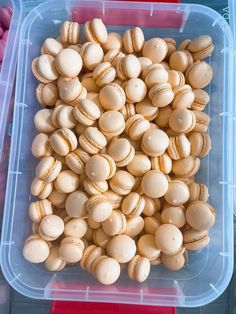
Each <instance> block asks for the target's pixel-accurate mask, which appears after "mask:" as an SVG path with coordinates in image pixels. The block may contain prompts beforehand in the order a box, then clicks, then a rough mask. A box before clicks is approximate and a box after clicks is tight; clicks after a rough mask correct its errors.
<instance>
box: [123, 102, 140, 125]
mask: <svg viewBox="0 0 236 314" xmlns="http://www.w3.org/2000/svg"><path fill="white" fill-rule="evenodd" d="M120 113H121V114H122V115H123V117H124V119H125V121H126V120H127V119H129V118H130V117H132V116H134V115H135V114H136V107H135V105H134V104H130V103H126V104H125V105H124V106H123V107H122V108H121V109H120Z"/></svg>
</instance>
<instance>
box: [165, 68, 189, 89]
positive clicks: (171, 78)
mask: <svg viewBox="0 0 236 314" xmlns="http://www.w3.org/2000/svg"><path fill="white" fill-rule="evenodd" d="M168 83H169V84H170V85H171V87H172V88H175V87H177V86H181V85H183V84H185V76H184V74H183V73H182V72H180V71H175V70H169V71H168Z"/></svg>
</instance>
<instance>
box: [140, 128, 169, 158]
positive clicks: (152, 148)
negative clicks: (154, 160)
mask: <svg viewBox="0 0 236 314" xmlns="http://www.w3.org/2000/svg"><path fill="white" fill-rule="evenodd" d="M157 143H158V145H157ZM168 145H169V138H168V136H167V135H166V133H165V132H164V131H162V130H158V129H151V130H148V131H147V132H145V133H144V135H143V138H142V142H141V146H142V150H143V151H144V152H145V153H146V154H147V155H149V156H160V155H162V154H163V153H164V152H165V150H166V149H167V147H168Z"/></svg>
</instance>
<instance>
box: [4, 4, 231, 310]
mask: <svg viewBox="0 0 236 314" xmlns="http://www.w3.org/2000/svg"><path fill="white" fill-rule="evenodd" d="M72 12H73V16H74V17H75V18H76V17H79V18H80V17H81V19H83V18H84V19H86V18H87V17H88V18H93V17H100V18H102V19H103V20H104V22H105V23H106V24H108V29H109V30H116V31H120V32H122V31H124V29H126V28H127V27H131V26H132V25H139V26H141V27H142V28H143V29H144V32H145V37H146V38H150V37H154V36H161V37H172V36H173V37H174V38H175V39H176V40H177V41H178V42H180V41H181V40H182V39H185V38H194V37H196V36H198V35H200V34H209V35H210V36H212V38H213V41H214V44H215V51H214V53H213V55H212V57H211V58H210V59H209V60H208V61H209V62H210V64H211V65H212V67H213V70H214V73H215V75H214V79H213V81H212V83H211V85H210V86H209V88H208V92H209V93H210V96H211V102H210V104H209V106H208V107H207V112H208V114H209V115H210V116H211V120H212V121H211V125H210V128H209V133H210V136H211V138H212V150H211V152H210V154H209V156H208V157H207V158H205V159H204V160H203V161H202V163H201V170H200V173H199V174H198V178H197V180H198V181H199V182H203V183H206V184H207V185H208V186H209V192H210V200H209V202H210V203H211V204H212V205H213V206H214V207H215V208H216V210H217V216H216V223H215V225H214V227H213V228H212V229H211V230H210V237H211V243H210V245H209V246H208V247H207V248H205V249H203V250H202V251H201V252H197V253H194V254H191V255H190V257H189V264H188V266H186V267H185V268H183V269H182V270H181V271H179V272H171V271H169V270H167V269H165V268H164V267H162V266H156V267H153V268H152V271H151V274H150V276H149V278H148V280H147V281H145V282H144V283H142V284H139V283H137V282H133V281H131V280H129V279H128V277H127V273H126V271H124V272H123V273H122V275H121V277H120V279H119V281H118V282H117V283H116V284H114V285H112V286H102V285H100V284H98V283H97V282H96V281H95V280H94V279H93V278H92V276H91V275H90V274H87V273H85V272H84V271H82V270H81V269H80V267H77V266H71V267H67V268H66V269H65V270H63V271H62V272H59V273H51V272H48V271H46V270H45V268H44V266H43V265H33V264H30V263H28V262H26V261H25V260H24V258H23V256H22V248H23V244H24V240H25V239H26V237H27V236H28V235H29V234H30V233H31V222H30V220H29V217H28V211H27V209H28V205H29V202H30V201H31V195H30V185H31V182H32V180H33V178H34V175H35V173H34V172H35V166H36V164H37V160H36V159H34V158H33V157H32V155H31V150H30V147H31V143H32V140H33V138H34V136H35V128H34V122H33V118H34V114H35V112H36V111H37V110H38V109H39V108H40V106H39V105H38V104H37V100H36V97H35V88H36V86H37V81H36V80H35V78H34V77H33V75H32V73H31V62H32V60H33V58H35V57H36V56H38V55H39V53H40V47H41V45H42V43H43V41H44V40H45V38H47V37H50V36H52V37H56V36H57V34H58V32H59V29H60V26H61V23H62V22H63V21H64V20H66V19H71V18H72ZM82 22H83V21H82ZM114 23H115V24H114ZM233 66H234V62H233V38H232V34H231V30H230V27H229V25H228V23H227V22H226V21H225V20H224V18H223V17H222V16H221V15H219V14H218V13H217V12H215V11H213V10H212V9H210V8H208V7H204V6H199V5H193V4H186V5H185V4H180V5H175V4H158V3H138V2H137V3H135V2H134V3H131V2H127V1H126V2H116V1H111V2H109V1H85V0H81V1H77V0H67V1H57V0H53V1H47V2H45V3H43V4H42V5H40V6H38V7H36V8H34V9H33V10H32V11H31V13H30V14H29V15H28V16H27V18H26V20H25V22H24V24H23V26H22V32H21V37H20V49H19V63H18V74H17V82H16V99H15V111H14V122H13V134H12V146H11V155H10V165H9V171H8V182H7V191H6V202H5V212H4V221H3V230H2V244H1V265H2V270H3V273H4V275H5V277H6V278H7V280H8V282H9V283H10V284H11V285H12V286H13V287H14V288H15V289H16V290H18V291H19V292H20V293H22V294H24V295H26V296H28V297H32V298H39V299H58V300H77V301H78V300H83V301H84V300H85V301H90V302H92V301H97V302H113V303H135V304H146V305H168V306H186V307H194V306H200V305H203V304H206V303H209V302H211V301H213V300H214V299H216V298H217V297H218V296H219V295H220V294H221V293H222V292H223V290H224V289H225V288H226V287H227V285H228V283H229V281H230V278H231V275H232V270H233V170H234V169H233V146H234V145H233V143H234V142H233V131H234V128H233V124H234V123H233V115H234V109H233V91H234V88H235V87H234V85H233V84H234V70H233Z"/></svg>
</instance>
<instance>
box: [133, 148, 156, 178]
mask: <svg viewBox="0 0 236 314" xmlns="http://www.w3.org/2000/svg"><path fill="white" fill-rule="evenodd" d="M127 170H128V171H129V173H131V174H132V175H133V176H135V177H141V176H143V175H144V174H145V173H146V172H147V171H149V170H151V162H150V159H149V158H148V156H147V155H146V154H144V153H143V152H139V151H138V152H136V153H135V156H134V158H133V159H132V161H131V162H130V163H129V164H128V165H127Z"/></svg>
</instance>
